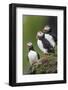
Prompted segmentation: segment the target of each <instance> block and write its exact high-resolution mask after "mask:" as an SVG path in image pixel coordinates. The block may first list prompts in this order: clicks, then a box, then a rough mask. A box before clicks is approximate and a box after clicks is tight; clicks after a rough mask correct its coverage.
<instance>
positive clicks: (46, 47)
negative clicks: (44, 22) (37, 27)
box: [37, 31, 53, 58]
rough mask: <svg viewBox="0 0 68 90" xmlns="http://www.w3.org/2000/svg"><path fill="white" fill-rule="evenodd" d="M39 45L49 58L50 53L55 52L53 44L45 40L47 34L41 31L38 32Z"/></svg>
mask: <svg viewBox="0 0 68 90" xmlns="http://www.w3.org/2000/svg"><path fill="white" fill-rule="evenodd" d="M37 45H38V47H39V49H40V50H41V51H42V52H43V53H44V54H45V55H46V58H47V57H48V53H49V52H51V51H52V50H53V46H52V45H51V43H50V42H49V41H48V40H47V39H46V38H45V34H44V33H43V32H41V31H39V32H37Z"/></svg>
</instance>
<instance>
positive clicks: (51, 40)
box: [45, 34, 55, 47]
mask: <svg viewBox="0 0 68 90" xmlns="http://www.w3.org/2000/svg"><path fill="white" fill-rule="evenodd" d="M45 38H46V39H47V40H48V41H49V42H50V44H51V45H52V46H53V47H55V41H54V39H53V37H52V36H51V35H49V34H45Z"/></svg>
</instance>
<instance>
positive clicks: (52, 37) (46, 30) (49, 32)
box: [42, 25, 57, 48]
mask: <svg viewBox="0 0 68 90" xmlns="http://www.w3.org/2000/svg"><path fill="white" fill-rule="evenodd" d="M42 31H43V33H44V34H45V38H46V39H47V40H48V41H49V42H50V44H51V45H52V47H53V48H54V47H55V45H56V43H57V37H56V36H55V34H54V33H53V32H52V29H51V27H50V26H49V25H46V26H45V27H44V29H43V30H42Z"/></svg>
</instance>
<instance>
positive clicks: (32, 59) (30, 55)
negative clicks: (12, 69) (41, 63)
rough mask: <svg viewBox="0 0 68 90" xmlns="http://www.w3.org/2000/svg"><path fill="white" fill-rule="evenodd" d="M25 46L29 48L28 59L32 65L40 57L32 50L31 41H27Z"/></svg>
mask: <svg viewBox="0 0 68 90" xmlns="http://www.w3.org/2000/svg"><path fill="white" fill-rule="evenodd" d="M27 46H28V48H29V52H28V59H29V63H30V65H33V64H35V63H37V62H38V59H40V56H39V54H38V53H37V52H36V51H35V50H34V48H33V45H32V43H31V42H29V43H27Z"/></svg>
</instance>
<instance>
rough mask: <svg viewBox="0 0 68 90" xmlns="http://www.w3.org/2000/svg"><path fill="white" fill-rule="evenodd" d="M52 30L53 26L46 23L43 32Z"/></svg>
mask: <svg viewBox="0 0 68 90" xmlns="http://www.w3.org/2000/svg"><path fill="white" fill-rule="evenodd" d="M50 30H51V27H50V26H49V25H46V26H45V27H44V29H43V32H44V33H47V32H49V31H50Z"/></svg>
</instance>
